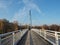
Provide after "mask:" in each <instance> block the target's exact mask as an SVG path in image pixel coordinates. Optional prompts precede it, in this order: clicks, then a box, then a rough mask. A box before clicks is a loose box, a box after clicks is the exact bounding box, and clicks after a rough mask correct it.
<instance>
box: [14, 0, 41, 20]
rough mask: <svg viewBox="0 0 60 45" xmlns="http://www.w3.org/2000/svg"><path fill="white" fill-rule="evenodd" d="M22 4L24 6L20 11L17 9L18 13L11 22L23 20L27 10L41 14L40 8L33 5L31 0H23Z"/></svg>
mask: <svg viewBox="0 0 60 45" xmlns="http://www.w3.org/2000/svg"><path fill="white" fill-rule="evenodd" d="M23 3H24V4H25V6H24V7H23V8H22V9H19V11H18V12H17V13H15V15H14V17H13V20H15V19H17V20H18V18H24V17H25V16H27V15H29V14H28V13H29V10H32V9H34V10H36V11H37V12H38V13H40V14H41V13H42V12H41V10H40V8H39V7H38V6H37V5H36V4H35V3H33V0H23Z"/></svg>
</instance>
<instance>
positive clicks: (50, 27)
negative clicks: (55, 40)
mask: <svg viewBox="0 0 60 45" xmlns="http://www.w3.org/2000/svg"><path fill="white" fill-rule="evenodd" d="M33 28H37V29H45V30H53V31H60V25H56V24H52V25H49V26H48V25H43V26H33Z"/></svg>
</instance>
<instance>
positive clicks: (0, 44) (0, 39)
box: [0, 37, 2, 45]
mask: <svg viewBox="0 0 60 45" xmlns="http://www.w3.org/2000/svg"><path fill="white" fill-rule="evenodd" d="M0 45H2V44H1V37H0Z"/></svg>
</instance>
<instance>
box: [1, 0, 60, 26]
mask: <svg viewBox="0 0 60 45" xmlns="http://www.w3.org/2000/svg"><path fill="white" fill-rule="evenodd" d="M29 10H31V15H32V25H43V24H47V25H51V24H57V25H60V21H59V20H60V0H0V19H7V20H9V21H10V22H13V21H18V22H19V23H21V24H29Z"/></svg>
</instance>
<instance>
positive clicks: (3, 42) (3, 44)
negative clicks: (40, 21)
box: [0, 29, 27, 45]
mask: <svg viewBox="0 0 60 45" xmlns="http://www.w3.org/2000/svg"><path fill="white" fill-rule="evenodd" d="M26 32H27V29H26V30H22V31H21V30H18V31H14V32H10V33H6V34H1V35H0V45H16V44H17V42H18V41H19V40H20V39H21V38H22V36H23V35H24V34H25V33H26Z"/></svg>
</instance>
